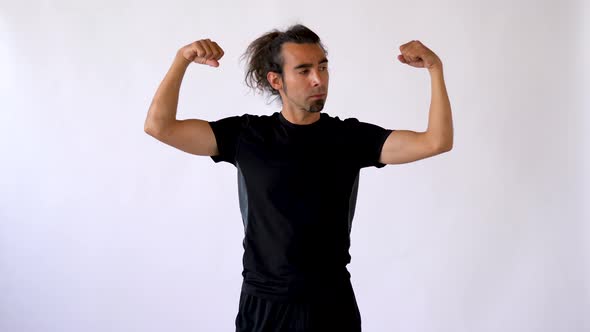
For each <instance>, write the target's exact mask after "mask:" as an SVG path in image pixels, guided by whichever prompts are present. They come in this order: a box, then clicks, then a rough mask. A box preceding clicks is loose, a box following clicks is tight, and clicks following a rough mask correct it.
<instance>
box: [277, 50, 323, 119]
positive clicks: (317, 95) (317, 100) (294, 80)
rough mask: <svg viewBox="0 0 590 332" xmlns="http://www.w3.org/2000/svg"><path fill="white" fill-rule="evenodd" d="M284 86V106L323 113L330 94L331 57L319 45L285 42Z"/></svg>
mask: <svg viewBox="0 0 590 332" xmlns="http://www.w3.org/2000/svg"><path fill="white" fill-rule="evenodd" d="M281 54H282V57H283V75H282V83H283V85H282V89H279V93H280V94H281V98H282V101H283V107H289V108H293V109H299V110H304V111H307V112H320V111H321V110H322V109H323V108H324V103H325V102H326V98H327V97H328V81H329V75H328V59H326V53H325V52H324V51H323V50H322V47H321V46H320V45H319V44H296V43H285V44H283V47H282V49H281Z"/></svg>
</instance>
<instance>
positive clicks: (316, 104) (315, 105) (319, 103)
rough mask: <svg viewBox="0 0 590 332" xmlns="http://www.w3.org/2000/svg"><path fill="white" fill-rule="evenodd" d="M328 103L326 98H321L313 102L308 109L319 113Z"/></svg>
mask: <svg viewBox="0 0 590 332" xmlns="http://www.w3.org/2000/svg"><path fill="white" fill-rule="evenodd" d="M325 103H326V101H325V100H323V99H320V100H316V101H315V102H314V103H313V104H311V105H310V106H309V109H308V110H307V111H308V112H310V113H317V112H320V111H321V110H323V109H324V104H325Z"/></svg>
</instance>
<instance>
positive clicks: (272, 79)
mask: <svg viewBox="0 0 590 332" xmlns="http://www.w3.org/2000/svg"><path fill="white" fill-rule="evenodd" d="M266 80H267V81H268V83H269V84H270V86H271V87H272V88H273V89H275V90H277V91H279V90H281V89H282V88H283V77H282V76H281V74H279V73H276V72H274V71H269V72H268V73H267V74H266Z"/></svg>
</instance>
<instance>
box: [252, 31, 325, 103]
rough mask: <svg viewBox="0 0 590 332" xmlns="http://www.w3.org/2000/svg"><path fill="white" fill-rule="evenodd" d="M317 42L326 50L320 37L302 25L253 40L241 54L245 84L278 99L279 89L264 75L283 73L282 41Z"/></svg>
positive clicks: (271, 32) (272, 32) (269, 33)
mask: <svg viewBox="0 0 590 332" xmlns="http://www.w3.org/2000/svg"><path fill="white" fill-rule="evenodd" d="M287 42H293V43H297V44H307V43H310V44H319V45H320V47H321V48H322V49H323V50H324V52H326V48H325V47H324V45H323V44H322V42H321V41H320V37H319V36H318V35H317V34H316V33H315V32H313V31H311V30H310V29H309V28H307V27H306V26H304V25H301V24H297V25H294V26H291V27H290V28H289V29H287V30H286V31H284V32H283V31H279V30H276V29H275V30H272V31H270V32H267V33H265V34H264V35H262V36H260V37H259V38H257V39H256V40H254V41H253V42H252V43H251V44H250V45H249V46H248V48H247V49H246V52H245V53H244V54H243V55H242V59H246V62H247V70H246V79H245V81H246V85H247V86H248V87H250V88H251V89H252V90H254V92H260V93H264V92H267V93H269V94H270V96H271V97H272V96H277V98H278V99H280V95H279V91H277V90H275V89H273V87H272V86H271V85H270V83H269V82H268V80H267V79H266V75H267V74H268V72H275V73H278V74H281V75H282V74H283V64H284V63H283V58H282V56H281V47H282V46H283V44H284V43H287Z"/></svg>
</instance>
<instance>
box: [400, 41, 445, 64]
mask: <svg viewBox="0 0 590 332" xmlns="http://www.w3.org/2000/svg"><path fill="white" fill-rule="evenodd" d="M399 50H400V52H401V54H400V55H398V56H397V59H398V60H399V61H400V62H402V63H405V64H407V65H410V66H412V67H416V68H426V69H428V70H432V69H439V68H440V69H442V61H441V60H440V58H439V57H438V56H437V55H436V54H434V52H432V51H431V50H430V49H429V48H428V47H426V46H425V45H424V44H422V43H421V42H420V41H419V40H412V41H411V42H409V43H405V44H403V45H402V46H400V47H399Z"/></svg>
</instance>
